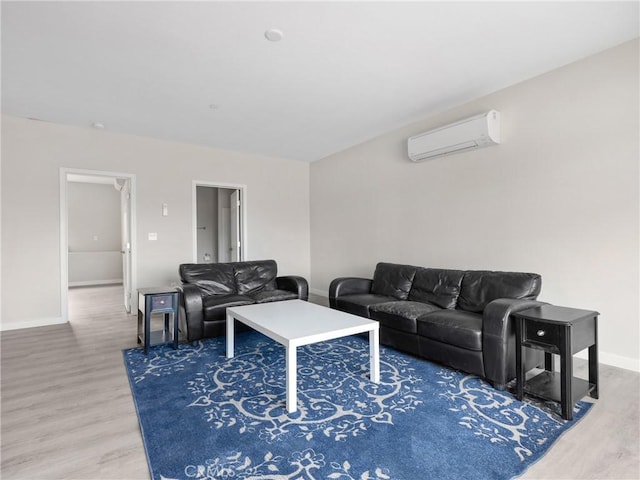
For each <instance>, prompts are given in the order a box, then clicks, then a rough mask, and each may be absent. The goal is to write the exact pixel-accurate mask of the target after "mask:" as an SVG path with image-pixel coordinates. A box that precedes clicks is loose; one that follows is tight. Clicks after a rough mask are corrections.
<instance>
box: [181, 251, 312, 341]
mask: <svg viewBox="0 0 640 480" xmlns="http://www.w3.org/2000/svg"><path fill="white" fill-rule="evenodd" d="M179 273H180V279H181V281H182V286H181V287H180V288H181V291H182V295H181V296H180V297H181V306H180V330H181V331H182V332H184V333H185V335H186V339H187V341H189V342H192V341H195V340H200V339H202V338H209V337H216V336H219V335H224V334H225V333H226V309H227V307H238V306H241V305H251V304H253V303H266V302H277V301H282V300H294V299H301V300H307V299H308V297H309V286H308V283H307V281H306V280H305V279H304V278H303V277H299V276H294V275H290V276H283V277H278V276H277V275H278V266H277V264H276V262H275V260H257V261H250V262H232V263H184V264H182V265H180V267H179ZM239 328H240V329H242V326H240V325H239Z"/></svg>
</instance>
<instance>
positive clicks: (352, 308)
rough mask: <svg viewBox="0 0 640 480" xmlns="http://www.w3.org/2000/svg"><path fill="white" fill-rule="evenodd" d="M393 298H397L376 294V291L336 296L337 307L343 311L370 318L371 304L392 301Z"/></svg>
mask: <svg viewBox="0 0 640 480" xmlns="http://www.w3.org/2000/svg"><path fill="white" fill-rule="evenodd" d="M393 300H395V298H393V297H385V296H384V295H376V294H374V293H356V294H354V295H345V296H343V297H338V298H336V306H335V308H337V309H338V310H342V311H343V312H347V313H352V314H354V315H360V316H361V317H365V318H370V314H369V307H370V306H371V305H375V304H376V303H383V302H390V301H393Z"/></svg>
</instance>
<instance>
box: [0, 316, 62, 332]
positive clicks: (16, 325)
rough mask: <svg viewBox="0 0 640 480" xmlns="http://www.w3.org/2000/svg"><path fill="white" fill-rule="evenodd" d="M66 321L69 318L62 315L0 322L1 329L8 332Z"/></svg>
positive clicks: (60, 323)
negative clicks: (61, 316)
mask: <svg viewBox="0 0 640 480" xmlns="http://www.w3.org/2000/svg"><path fill="white" fill-rule="evenodd" d="M64 323H68V322H67V320H65V319H63V318H60V317H54V318H39V319H36V320H25V321H22V322H2V323H1V324H0V331H3V332H6V331H7V330H20V329H23V328H34V327H47V326H49V325H62V324H64Z"/></svg>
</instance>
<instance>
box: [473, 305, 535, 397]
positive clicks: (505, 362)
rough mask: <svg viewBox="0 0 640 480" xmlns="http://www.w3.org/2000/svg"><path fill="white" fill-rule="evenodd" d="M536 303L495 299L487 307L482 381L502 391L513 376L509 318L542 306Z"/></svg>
mask: <svg viewBox="0 0 640 480" xmlns="http://www.w3.org/2000/svg"><path fill="white" fill-rule="evenodd" d="M545 304H546V303H545V302H539V301H537V300H524V299H512V298H499V299H496V300H493V301H492V302H490V303H488V304H487V306H486V307H485V309H484V312H483V313H482V355H483V357H484V358H483V360H484V373H485V377H486V378H487V379H488V380H490V381H491V382H492V383H493V384H494V386H496V387H497V388H500V387H502V388H504V386H505V385H506V383H507V382H509V381H510V380H511V379H512V378H513V376H512V375H511V373H512V372H513V375H514V376H515V349H516V325H515V322H514V321H512V319H511V315H512V314H513V313H515V312H519V311H521V310H526V309H527V308H532V307H537V306H540V305H545Z"/></svg>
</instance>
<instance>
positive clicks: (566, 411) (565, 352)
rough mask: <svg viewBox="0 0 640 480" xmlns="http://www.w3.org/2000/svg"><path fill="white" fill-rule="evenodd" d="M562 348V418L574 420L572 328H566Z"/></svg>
mask: <svg viewBox="0 0 640 480" xmlns="http://www.w3.org/2000/svg"><path fill="white" fill-rule="evenodd" d="M563 337H564V338H563V339H562V342H561V346H560V408H561V410H562V418H564V419H565V420H572V419H573V393H572V386H571V383H572V382H571V381H572V379H573V354H572V352H571V328H570V327H569V326H567V327H565V328H564V333H563Z"/></svg>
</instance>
